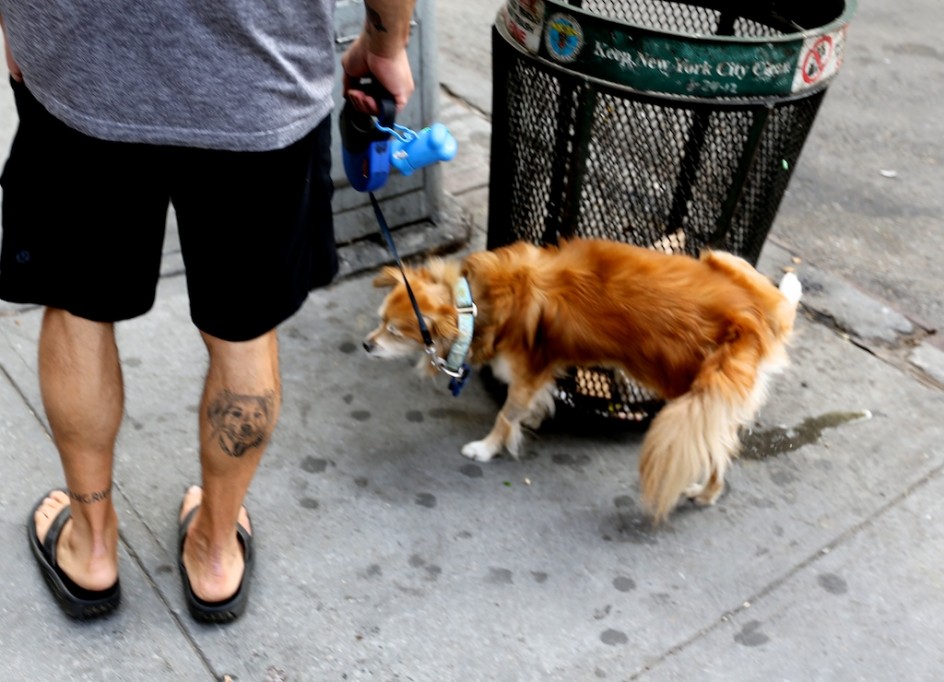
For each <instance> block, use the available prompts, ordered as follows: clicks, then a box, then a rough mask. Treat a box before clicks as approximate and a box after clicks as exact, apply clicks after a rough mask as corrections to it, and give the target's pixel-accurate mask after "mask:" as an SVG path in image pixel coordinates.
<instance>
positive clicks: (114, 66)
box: [0, 0, 335, 151]
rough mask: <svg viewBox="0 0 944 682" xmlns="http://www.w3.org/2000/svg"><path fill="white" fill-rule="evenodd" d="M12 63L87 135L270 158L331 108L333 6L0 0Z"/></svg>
mask: <svg viewBox="0 0 944 682" xmlns="http://www.w3.org/2000/svg"><path fill="white" fill-rule="evenodd" d="M0 12H2V15H3V20H4V23H5V25H6V28H7V35H8V39H9V42H10V47H11V49H12V51H13V55H14V58H15V59H16V61H17V62H18V63H19V65H20V68H21V69H22V71H23V75H24V81H25V83H26V85H27V87H29V89H30V91H31V92H32V93H33V95H34V96H35V97H36V98H37V99H38V100H39V101H40V102H41V103H42V104H43V106H45V107H46V109H48V110H49V111H50V113H52V114H53V115H54V116H56V117H57V118H59V119H60V120H62V121H63V122H65V123H66V124H67V125H69V126H71V127H73V128H75V129H77V130H79V131H81V132H83V133H85V134H87V135H91V136H93V137H97V138H102V139H106V140H116V141H121V142H144V143H151V144H169V145H184V146H192V147H204V148H210V149H228V150H234V151H262V150H269V149H278V148H281V147H284V146H286V145H288V144H291V143H292V142H295V141H296V140H298V139H300V138H301V137H303V136H304V135H305V134H306V133H308V132H309V131H310V130H311V129H312V128H314V126H315V125H317V124H318V123H319V122H320V121H321V120H322V119H323V118H324V117H325V116H326V115H327V114H328V113H329V112H330V110H331V107H332V104H333V102H332V92H333V79H334V64H335V54H334V0H189V1H188V0H177V1H175V0H147V1H145V2H141V0H44V1H43V2H24V1H22V0H21V1H13V0H0Z"/></svg>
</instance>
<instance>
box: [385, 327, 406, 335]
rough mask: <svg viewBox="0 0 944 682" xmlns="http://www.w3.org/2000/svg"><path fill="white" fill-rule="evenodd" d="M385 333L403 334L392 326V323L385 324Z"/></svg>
mask: <svg viewBox="0 0 944 682" xmlns="http://www.w3.org/2000/svg"><path fill="white" fill-rule="evenodd" d="M387 333H389V334H391V335H393V336H403V334H401V333H400V330H399V329H397V328H396V326H394V325H392V324H388V325H387Z"/></svg>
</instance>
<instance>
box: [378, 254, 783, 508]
mask: <svg viewBox="0 0 944 682" xmlns="http://www.w3.org/2000/svg"><path fill="white" fill-rule="evenodd" d="M406 273H407V279H408V280H409V282H410V285H411V287H412V288H413V290H414V293H415V296H416V299H417V302H418V304H419V308H420V310H421V311H422V314H423V317H424V319H425V321H426V325H427V327H428V328H429V331H430V334H431V336H432V338H433V341H434V345H435V349H436V353H437V354H438V355H439V356H440V357H442V356H443V355H444V354H445V353H447V352H448V350H449V348H450V347H451V346H452V344H453V343H455V342H456V338H457V336H458V334H459V331H458V329H457V312H456V310H457V308H456V303H455V301H454V293H453V292H454V290H455V283H456V281H457V280H459V278H461V277H465V278H466V279H467V280H468V283H469V287H470V289H471V292H472V298H473V300H474V303H475V305H476V306H477V308H478V311H477V318H476V319H475V331H474V335H473V337H472V342H471V348H470V351H469V361H470V362H471V363H472V364H486V363H487V364H490V365H491V366H492V369H493V371H494V373H495V375H496V376H497V377H499V378H500V379H502V380H503V381H506V382H507V383H508V396H507V399H506V401H505V404H504V406H503V407H502V409H501V411H500V412H499V414H498V418H497V419H496V421H495V425H494V428H492V431H491V433H489V434H488V435H487V436H486V437H485V438H483V439H482V440H478V441H473V442H471V443H468V444H466V445H465V446H464V447H463V448H462V453H463V454H464V455H466V456H467V457H471V458H472V459H476V460H479V461H487V460H489V459H491V458H492V457H493V456H495V455H496V454H498V453H499V452H500V451H501V449H502V447H503V446H504V447H505V448H507V449H508V451H509V452H510V453H511V454H512V455H516V454H517V452H518V449H519V446H520V441H521V424H522V423H524V424H525V425H527V426H535V427H536V426H537V425H539V424H540V422H541V421H542V420H543V419H544V417H546V416H547V415H548V414H549V413H551V412H552V411H553V408H554V400H553V397H552V394H551V389H552V388H553V386H554V380H555V377H557V376H559V375H560V373H561V372H562V371H564V370H566V369H568V368H570V367H575V366H577V367H579V366H585V367H586V366H597V367H600V366H612V367H619V368H622V369H623V370H624V371H625V372H626V373H627V374H629V375H630V376H631V377H633V378H634V379H635V380H636V381H638V382H639V383H640V384H641V385H643V386H645V387H647V388H649V389H651V390H652V391H654V392H656V393H657V394H659V395H660V396H662V397H663V398H665V399H666V401H667V403H666V405H665V407H663V408H662V409H661V410H660V411H659V413H658V414H657V415H656V417H655V418H654V419H653V421H652V423H651V425H650V426H649V429H648V432H647V434H646V437H645V439H644V441H643V446H642V454H641V456H640V462H639V468H640V477H641V484H642V497H643V502H644V503H645V505H646V507H647V509H648V510H649V511H650V513H651V515H652V516H653V518H654V519H655V520H656V521H661V520H662V519H664V518H665V517H666V516H667V515H668V513H669V512H670V511H671V510H672V509H673V508H674V507H675V505H676V504H677V503H678V501H679V499H680V496H682V495H686V496H688V497H690V498H692V499H694V500H695V501H696V502H698V503H700V504H713V503H714V502H715V500H717V498H718V496H719V495H720V494H721V492H722V491H723V489H724V474H725V469H726V467H727V466H728V464H729V462H730V460H731V459H732V458H733V457H735V456H736V455H737V450H738V446H739V441H738V428H739V427H740V426H742V425H744V424H746V423H748V422H749V421H750V420H751V419H752V418H753V416H754V414H755V412H756V411H757V409H758V408H759V407H760V405H761V404H762V403H763V401H764V399H765V397H766V390H767V380H768V378H769V376H770V375H771V374H774V373H776V372H779V371H781V370H782V369H783V368H784V367H785V366H786V365H787V354H786V350H785V344H786V342H787V340H788V338H789V336H790V333H791V331H792V329H793V322H794V318H795V316H796V309H797V303H798V301H799V299H800V293H801V287H800V282H799V280H798V279H797V278H796V276H794V275H792V274H788V275H786V276H785V277H784V278H783V280H782V281H781V283H780V288H779V289H778V288H777V287H776V286H774V285H773V284H772V283H771V282H770V281H769V280H768V279H767V278H765V277H764V276H763V275H761V274H760V273H759V272H757V271H756V270H755V269H754V268H753V267H752V266H751V265H750V264H749V263H748V262H747V261H745V260H743V259H741V258H738V257H736V256H733V255H731V254H728V253H723V252H719V251H706V252H705V253H703V254H702V256H701V258H698V259H696V258H692V257H690V256H685V255H671V254H666V253H660V252H657V251H655V250H651V249H645V248H642V247H636V246H631V245H628V244H622V243H617V242H610V241H603V240H584V239H575V240H571V241H566V242H562V243H561V244H560V246H559V247H544V248H541V247H537V246H534V245H531V244H527V243H524V242H518V243H515V244H512V245H510V246H507V247H503V248H500V249H496V250H494V251H485V252H479V253H474V254H472V255H470V256H469V257H468V258H466V259H465V260H464V261H463V262H460V261H458V260H443V259H440V258H432V259H430V260H429V261H428V262H427V263H426V265H424V266H422V267H417V268H407V270H406ZM374 284H375V286H379V287H392V290H391V291H390V293H389V294H388V295H387V297H386V299H385V300H384V302H383V304H382V305H381V308H380V317H381V319H382V321H381V323H380V326H378V327H377V329H376V330H374V331H373V332H371V333H370V334H369V335H368V336H367V338H366V340H365V342H364V347H365V348H366V349H367V351H368V352H369V353H370V354H371V355H373V356H377V357H400V356H403V355H407V354H413V353H416V351H417V350H418V349H422V348H423V347H424V344H423V340H422V336H421V334H420V330H419V325H418V322H417V318H416V315H415V313H414V310H413V307H412V305H411V303H410V301H409V298H408V295H407V292H406V288H405V286H404V284H403V278H402V276H401V274H400V272H399V270H397V269H396V268H393V267H386V268H384V269H383V270H382V272H381V273H380V274H379V275H378V276H377V277H376V279H375V280H374ZM424 357H425V356H424ZM421 364H425V365H426V366H427V367H429V368H431V371H432V372H434V373H435V369H432V365H431V364H429V363H425V362H423V360H422V359H421Z"/></svg>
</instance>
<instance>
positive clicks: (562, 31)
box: [496, 0, 856, 101]
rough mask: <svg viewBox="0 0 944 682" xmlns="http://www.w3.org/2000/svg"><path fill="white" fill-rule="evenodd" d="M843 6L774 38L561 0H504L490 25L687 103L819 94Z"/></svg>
mask: <svg viewBox="0 0 944 682" xmlns="http://www.w3.org/2000/svg"><path fill="white" fill-rule="evenodd" d="M841 1H842V2H843V5H842V12H841V13H840V16H839V17H837V18H836V19H834V20H832V21H830V22H828V23H826V24H824V25H822V26H820V27H818V28H816V29H805V30H802V31H795V32H793V33H789V34H782V35H778V36H762V37H758V36H749V37H737V36H718V35H708V34H686V33H681V32H677V31H676V32H672V31H663V30H660V29H655V28H652V27H645V26H641V25H639V24H635V23H630V22H625V21H620V20H614V19H610V18H606V17H601V16H599V15H596V14H593V13H591V12H589V11H587V10H584V9H581V8H577V7H572V6H570V5H568V4H566V3H564V2H562V1H561V0H543V1H542V2H536V3H525V2H523V1H522V0H508V1H507V3H506V4H505V5H503V6H502V7H501V8H500V9H499V11H498V16H497V18H496V25H498V26H499V27H500V28H501V29H503V30H502V31H501V32H502V35H503V37H504V38H505V39H506V40H508V41H509V42H511V43H516V44H517V46H518V47H520V48H523V50H524V51H525V52H526V53H528V54H530V55H531V56H533V57H535V58H537V59H539V60H542V61H545V62H550V63H552V64H554V65H556V66H558V67H561V68H563V69H564V70H565V71H568V72H572V73H575V74H579V75H582V76H586V77H592V78H595V79H596V80H598V81H601V82H605V83H612V84H615V85H618V86H623V87H626V88H629V89H630V90H632V91H635V92H649V93H655V94H658V95H665V96H669V97H685V98H689V99H692V100H702V99H709V100H719V101H724V100H730V99H748V100H750V99H754V100H755V101H756V100H757V99H758V98H761V99H763V98H767V99H770V98H775V99H776V98H781V97H786V98H790V99H793V98H795V97H797V96H800V95H802V94H811V93H813V92H816V91H818V90H821V89H822V88H823V87H824V86H825V85H826V83H828V82H830V81H831V80H832V79H833V77H834V76H835V75H836V74H837V73H838V72H839V69H840V67H841V66H842V63H843V56H844V51H845V40H846V29H847V26H848V23H849V21H850V18H851V17H852V15H853V13H854V12H855V10H856V0H841ZM739 16H741V13H739ZM754 20H755V21H756V19H754Z"/></svg>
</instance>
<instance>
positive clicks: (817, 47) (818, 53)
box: [792, 27, 846, 92]
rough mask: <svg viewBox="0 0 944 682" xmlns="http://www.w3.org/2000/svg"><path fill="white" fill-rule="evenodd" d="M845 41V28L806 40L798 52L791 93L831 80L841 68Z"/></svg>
mask: <svg viewBox="0 0 944 682" xmlns="http://www.w3.org/2000/svg"><path fill="white" fill-rule="evenodd" d="M845 40H846V29H845V27H843V28H841V29H840V30H838V31H836V32H835V33H830V34H828V35H823V36H816V37H813V38H807V39H806V40H805V41H804V42H803V49H802V50H801V51H800V59H799V61H798V62H797V69H796V73H795V74H794V76H793V88H792V90H793V92H797V91H799V90H805V89H806V88H811V87H813V86H814V85H817V84H819V83H822V82H823V81H825V80H828V79H830V78H832V77H833V76H834V75H835V74H836V72H837V71H839V67H840V66H842V50H843V46H844V45H845Z"/></svg>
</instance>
